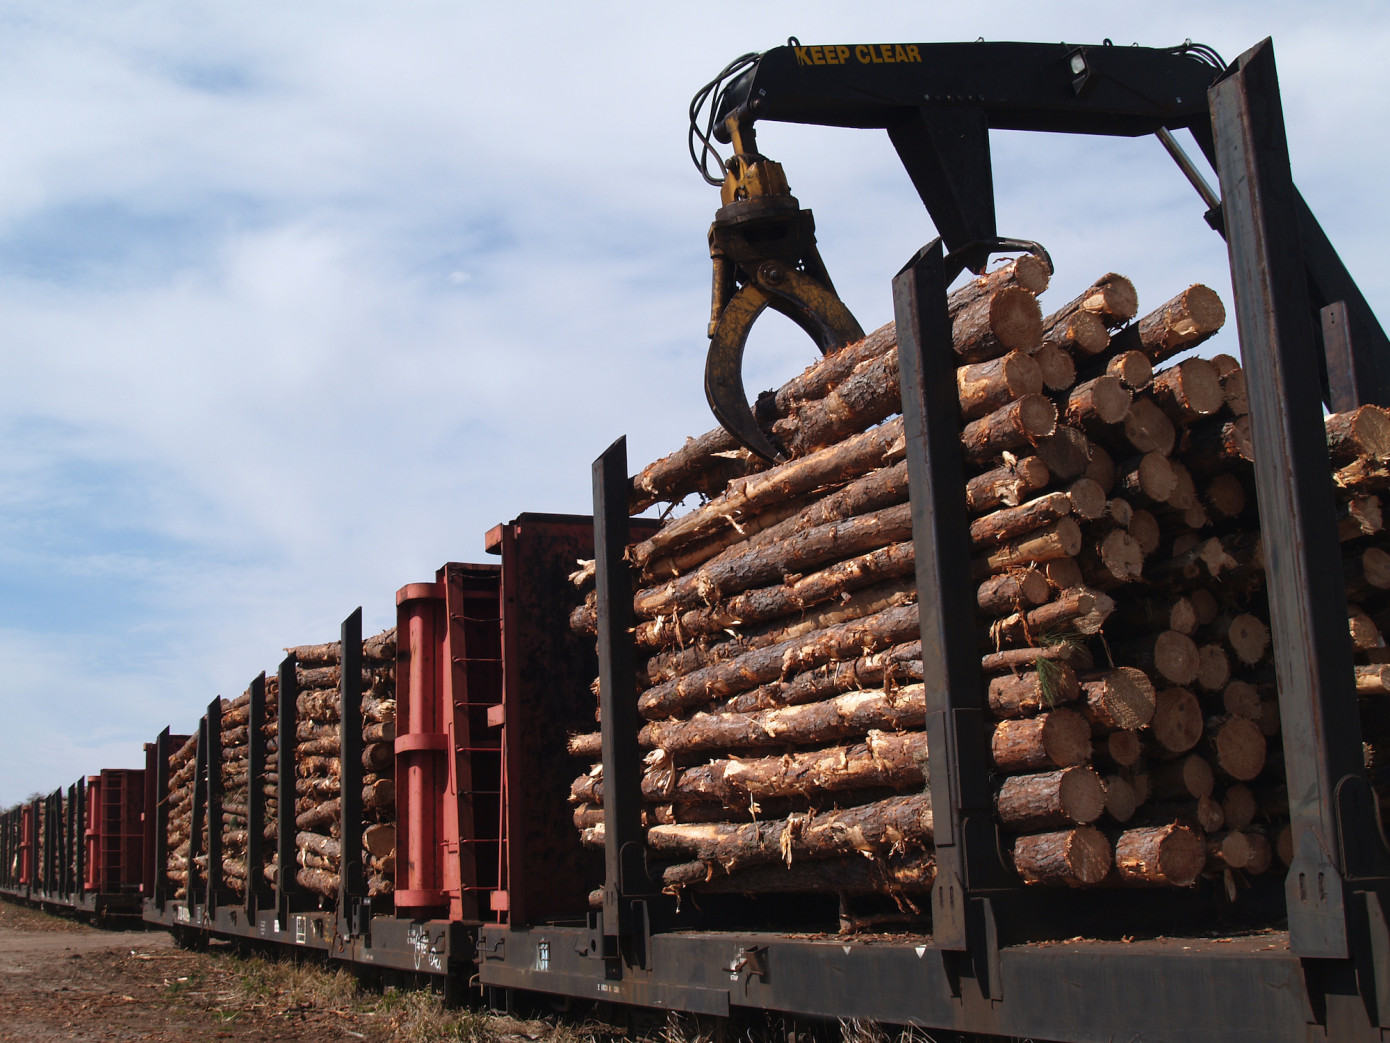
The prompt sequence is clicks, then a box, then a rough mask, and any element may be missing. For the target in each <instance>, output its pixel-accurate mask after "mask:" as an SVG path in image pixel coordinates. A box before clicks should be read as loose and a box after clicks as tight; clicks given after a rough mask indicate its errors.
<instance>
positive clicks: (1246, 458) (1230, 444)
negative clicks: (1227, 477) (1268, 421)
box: [1182, 417, 1255, 475]
mask: <svg viewBox="0 0 1390 1043" xmlns="http://www.w3.org/2000/svg"><path fill="white" fill-rule="evenodd" d="M1185 441H1186V445H1185V447H1184V449H1183V457H1182V458H1183V463H1184V464H1185V465H1186V466H1187V469H1188V470H1189V471H1191V472H1193V473H1194V474H1199V475H1213V474H1220V473H1222V472H1231V473H1236V474H1240V473H1246V472H1248V471H1249V468H1250V464H1251V463H1253V462H1254V459H1255V446H1254V442H1253V441H1252V439H1251V434H1250V418H1249V417H1237V418H1236V419H1235V420H1227V421H1221V420H1219V418H1218V419H1216V420H1213V421H1210V422H1207V423H1202V424H1193V425H1192V426H1191V427H1190V428H1188V429H1187V431H1186V432H1185Z"/></svg>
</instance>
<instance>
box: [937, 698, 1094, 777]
mask: <svg viewBox="0 0 1390 1043" xmlns="http://www.w3.org/2000/svg"><path fill="white" fill-rule="evenodd" d="M924 705H925V704H924ZM925 717H926V715H925V712H924V713H923V720H924V721H925ZM990 755H991V757H992V758H993V760H994V765H995V767H997V768H998V769H999V770H1000V771H1004V772H1017V773H1022V772H1035V771H1043V770H1046V769H1050V768H1070V767H1072V766H1074V765H1078V764H1085V763H1086V762H1087V761H1089V760H1090V759H1091V726H1090V725H1089V724H1087V723H1086V719H1085V718H1084V717H1082V716H1081V714H1079V713H1077V712H1076V711H1074V710H1068V709H1065V708H1061V709H1056V710H1051V711H1049V712H1048V713H1044V714H1039V715H1038V716H1036V717H1024V718H1019V719H1015V720H1005V721H1000V722H999V723H998V724H996V725H995V726H994V730H993V732H992V733H991V735H990Z"/></svg>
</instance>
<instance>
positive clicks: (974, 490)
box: [904, 456, 1052, 514]
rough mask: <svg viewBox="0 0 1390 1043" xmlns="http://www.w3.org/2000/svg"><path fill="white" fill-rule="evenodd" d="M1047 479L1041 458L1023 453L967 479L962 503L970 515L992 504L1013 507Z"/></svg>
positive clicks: (1048, 474)
mask: <svg viewBox="0 0 1390 1043" xmlns="http://www.w3.org/2000/svg"><path fill="white" fill-rule="evenodd" d="M904 466H906V465H904ZM1051 480H1052V475H1051V474H1050V473H1049V471H1048V469H1047V464H1045V463H1043V461H1042V458H1041V457H1038V456H1025V457H1023V458H1022V459H1020V460H1015V461H1013V462H1012V463H1005V464H1003V465H1002V466H1000V467H996V468H994V469H993V470H990V471H986V472H984V473H983V474H978V475H976V476H975V477H974V478H971V479H968V480H967V481H966V483H965V506H966V509H967V510H969V511H970V513H971V514H983V513H984V512H985V511H989V510H993V509H994V508H996V507H1017V506H1018V505H1019V504H1020V503H1022V502H1023V501H1024V500H1025V499H1026V498H1027V497H1029V496H1031V495H1032V494H1033V493H1035V492H1038V491H1039V490H1041V489H1043V488H1045V487H1046V485H1047V483H1048V482H1050V481H1051Z"/></svg>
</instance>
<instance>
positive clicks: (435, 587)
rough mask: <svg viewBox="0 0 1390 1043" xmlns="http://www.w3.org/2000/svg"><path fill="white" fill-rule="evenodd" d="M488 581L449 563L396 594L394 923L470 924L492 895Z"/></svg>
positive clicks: (496, 780)
mask: <svg viewBox="0 0 1390 1043" xmlns="http://www.w3.org/2000/svg"><path fill="white" fill-rule="evenodd" d="M498 573H499V570H498V569H497V567H496V566H495V565H459V564H452V563H451V564H448V565H445V566H444V567H443V568H442V569H440V570H439V572H438V574H437V579H436V581H435V582H434V583H414V584H410V585H409V586H406V587H402V588H401V590H400V591H398V592H397V595H396V604H397V634H398V642H397V654H398V656H399V657H400V662H399V663H398V665H397V670H396V677H397V681H396V720H397V736H396V743H395V750H396V782H397V786H396V805H397V806H396V858H397V884H398V887H397V890H396V894H395V899H396V910H397V912H398V913H399V914H401V915H406V916H411V917H424V916H447V917H448V918H450V919H453V920H477V919H478V918H479V915H480V906H479V900H478V894H479V892H482V891H488V892H495V891H496V889H497V886H498V885H497V882H496V879H495V873H496V869H495V866H496V862H497V856H496V852H495V850H493V849H495V847H496V845H497V844H498V843H499V838H498V832H499V828H500V812H498V811H497V804H498V800H499V798H500V790H501V758H500V749H499V747H500V743H499V741H498V740H497V739H496V738H495V737H492V736H489V735H488V734H487V712H488V709H489V708H490V707H491V706H493V705H494V704H496V703H497V702H498V701H499V700H500V698H501V694H500V686H501V681H500V658H501V651H500V633H499V612H498V607H497V598H498V586H499V574H498ZM484 849H487V856H488V857H485V858H481V859H480V857H479V854H480V851H482V850H484ZM488 904H489V907H492V905H493V900H492V899H491V898H490V899H489V903H488Z"/></svg>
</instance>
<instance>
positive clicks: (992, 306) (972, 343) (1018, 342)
mask: <svg viewBox="0 0 1390 1043" xmlns="http://www.w3.org/2000/svg"><path fill="white" fill-rule="evenodd" d="M1042 333H1043V322H1042V310H1041V309H1040V308H1039V307H1038V301H1037V298H1036V297H1034V296H1033V295H1032V294H1031V293H1029V292H1028V291H1027V290H1025V289H1022V288H1021V287H1018V286H1005V287H1003V288H1001V289H998V290H995V291H994V292H993V293H991V294H989V295H988V296H982V297H980V298H978V299H977V300H974V301H972V302H970V303H969V304H967V305H965V306H964V307H963V308H961V309H960V310H959V311H957V312H956V314H955V315H954V316H953V322H952V346H953V347H954V348H955V350H956V355H957V357H959V359H960V360H961V362H962V363H968V362H983V361H984V360H986V359H991V358H996V357H998V356H1000V355H1004V354H1007V353H1008V352H1010V351H1028V350H1030V349H1032V348H1033V347H1035V346H1036V345H1037V344H1038V343H1040V342H1041V341H1042Z"/></svg>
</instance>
